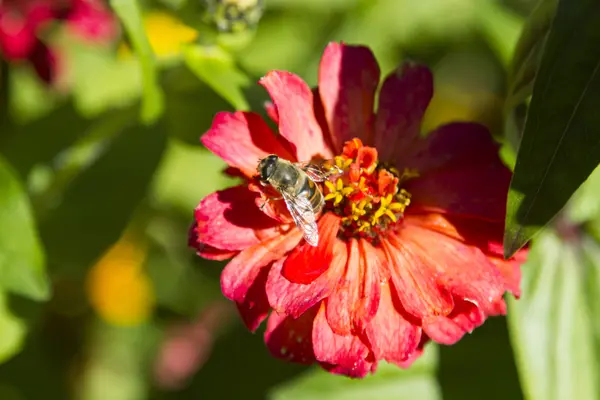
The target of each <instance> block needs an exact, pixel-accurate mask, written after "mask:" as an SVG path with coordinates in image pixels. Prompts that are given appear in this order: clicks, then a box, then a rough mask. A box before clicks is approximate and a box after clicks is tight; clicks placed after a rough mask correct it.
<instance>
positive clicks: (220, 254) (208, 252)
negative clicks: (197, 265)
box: [196, 243, 238, 261]
mask: <svg viewBox="0 0 600 400" xmlns="http://www.w3.org/2000/svg"><path fill="white" fill-rule="evenodd" d="M196 249H197V250H196V254H197V255H198V256H200V257H202V258H206V259H207V260H214V261H224V260H228V259H230V258H231V257H233V256H235V255H236V254H237V253H238V252H237V251H228V250H221V249H217V248H216V247H211V246H209V245H206V244H204V243H198V245H197V248H196Z"/></svg>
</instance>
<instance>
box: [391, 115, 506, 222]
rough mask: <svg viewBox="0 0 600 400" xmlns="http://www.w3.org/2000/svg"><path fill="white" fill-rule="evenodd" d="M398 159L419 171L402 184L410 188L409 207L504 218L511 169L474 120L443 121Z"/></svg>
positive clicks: (484, 217) (493, 218)
mask: <svg viewBox="0 0 600 400" xmlns="http://www.w3.org/2000/svg"><path fill="white" fill-rule="evenodd" d="M402 157H403V158H402V160H401V161H399V165H400V166H401V167H409V168H415V169H417V170H418V171H419V173H420V176H419V177H418V178H417V179H412V180H410V181H408V182H407V183H406V184H405V185H404V188H405V189H406V190H408V191H409V192H410V193H411V194H412V199H411V200H412V202H411V207H410V208H411V209H412V212H419V211H420V210H426V211H427V212H442V213H450V214H455V215H462V216H469V217H474V218H479V219H485V220H490V221H498V222H502V223H503V222H504V217H505V210H506V195H507V193H508V186H509V183H510V177H511V173H510V170H509V169H508V168H506V166H504V165H503V164H502V162H501V160H500V158H499V156H498V145H497V144H496V143H494V141H493V140H492V137H491V136H490V134H489V132H488V131H487V129H486V128H485V127H483V126H481V125H478V124H471V123H454V124H449V125H445V126H443V127H441V128H439V129H438V130H436V131H435V132H433V133H432V134H431V135H430V137H429V138H428V139H426V140H423V141H421V142H420V143H419V144H418V146H416V147H415V148H413V149H412V150H411V151H410V152H409V153H407V154H404V155H403V156H402Z"/></svg>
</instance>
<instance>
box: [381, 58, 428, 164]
mask: <svg viewBox="0 0 600 400" xmlns="http://www.w3.org/2000/svg"><path fill="white" fill-rule="evenodd" d="M432 96H433V76H432V74H431V71H430V70H429V68H427V67H426V66H424V65H420V64H415V63H412V62H405V63H404V64H403V65H402V66H401V67H399V68H398V69H396V71H394V72H392V73H391V74H390V75H388V76H387V77H386V79H385V81H384V82H383V86H382V87H381V93H380V94H379V110H378V111H377V117H376V121H375V147H376V148H377V150H379V156H380V158H381V159H382V160H385V161H392V160H396V159H398V158H399V156H400V155H402V154H404V152H405V151H406V150H407V149H408V148H410V147H411V145H412V142H413V141H414V140H415V139H416V138H417V137H418V135H419V132H420V129H421V120H422V119H423V115H424V114H425V110H426V109H427V106H428V105H429V101H430V100H431V97H432Z"/></svg>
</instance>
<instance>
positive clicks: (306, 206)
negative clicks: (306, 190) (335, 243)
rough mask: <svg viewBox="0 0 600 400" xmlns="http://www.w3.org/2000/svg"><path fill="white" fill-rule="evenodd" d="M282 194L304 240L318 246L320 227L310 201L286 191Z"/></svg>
mask: <svg viewBox="0 0 600 400" xmlns="http://www.w3.org/2000/svg"><path fill="white" fill-rule="evenodd" d="M282 195H283V199H284V200H285V205H286V206H287V208H288V210H289V211H290V214H291V215H292V218H293V219H294V223H295V224H296V226H297V227H298V228H300V230H301V231H302V234H303V235H304V240H306V242H307V243H308V244H310V245H311V246H316V245H317V244H318V243H319V228H318V227H317V221H316V217H315V213H314V212H313V209H312V207H311V205H310V201H309V200H308V198H306V197H304V196H297V197H294V196H291V195H289V194H287V193H285V192H283V193H282Z"/></svg>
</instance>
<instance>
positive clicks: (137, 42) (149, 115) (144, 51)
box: [110, 0, 164, 124]
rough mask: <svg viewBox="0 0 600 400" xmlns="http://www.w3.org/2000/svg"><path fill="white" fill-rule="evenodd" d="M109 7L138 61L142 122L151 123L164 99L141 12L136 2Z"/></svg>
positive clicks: (119, 0) (120, 0)
mask: <svg viewBox="0 0 600 400" xmlns="http://www.w3.org/2000/svg"><path fill="white" fill-rule="evenodd" d="M110 5H111V6H112V8H113V9H114V10H115V12H116V13H117V15H118V16H119V18H120V19H121V21H122V22H123V26H124V27H125V31H127V35H128V36H129V39H130V40H131V44H132V45H133V49H134V50H135V52H136V54H137V56H138V57H139V60H140V66H141V68H142V83H143V87H144V97H143V99H142V114H141V117H142V121H143V122H144V123H146V124H150V123H153V122H155V121H156V119H157V118H158V117H160V115H161V114H162V111H163V107H164V99H163V93H162V91H161V89H160V87H159V85H158V82H157V75H158V74H157V67H156V62H155V59H154V53H153V52H152V48H151V47H150V43H149V42H148V37H147V36H146V32H145V30H144V23H143V20H142V12H141V10H140V7H139V4H138V2H137V0H110Z"/></svg>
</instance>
